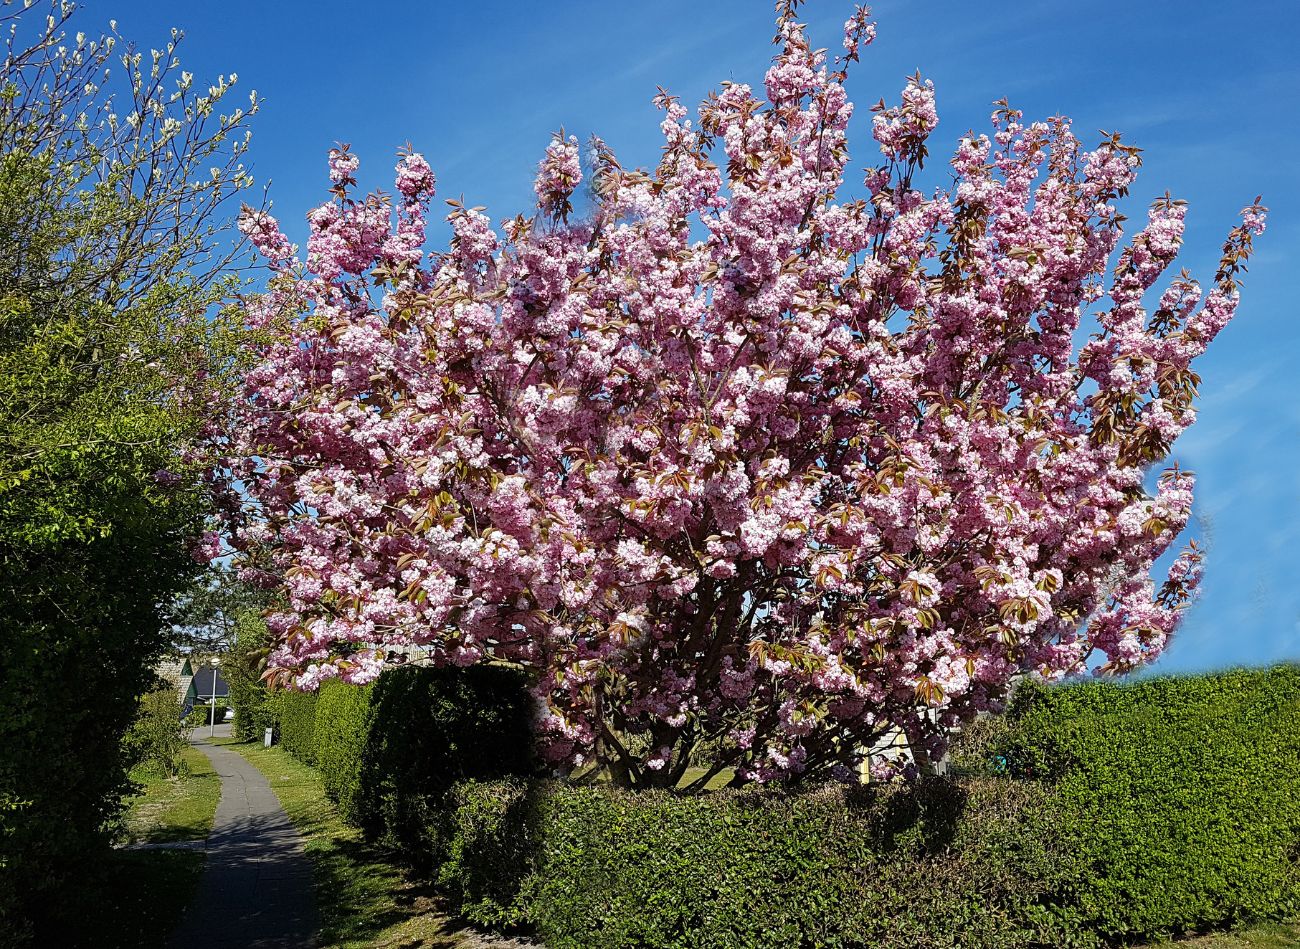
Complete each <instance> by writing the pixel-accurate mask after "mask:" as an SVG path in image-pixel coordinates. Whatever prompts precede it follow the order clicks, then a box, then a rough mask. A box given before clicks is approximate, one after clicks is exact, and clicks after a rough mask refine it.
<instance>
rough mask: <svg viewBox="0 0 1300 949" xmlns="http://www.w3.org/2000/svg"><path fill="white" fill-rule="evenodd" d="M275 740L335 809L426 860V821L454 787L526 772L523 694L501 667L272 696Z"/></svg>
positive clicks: (518, 678) (515, 675) (404, 670)
mask: <svg viewBox="0 0 1300 949" xmlns="http://www.w3.org/2000/svg"><path fill="white" fill-rule="evenodd" d="M276 706H277V711H278V716H279V728H280V741H281V744H282V745H283V746H284V748H285V750H286V751H288V752H289V753H290V754H292V755H294V757H296V758H298V759H300V760H301V761H304V762H306V763H307V764H311V765H314V766H316V767H317V768H318V769H319V770H320V772H321V776H322V780H323V783H324V786H325V792H326V794H328V795H329V797H330V798H331V799H332V800H334V801H335V802H336V803H337V804H338V806H339V811H340V813H341V814H342V815H343V816H344V817H345V818H346V819H347V820H350V821H352V822H353V823H356V824H358V825H359V826H361V827H362V828H363V829H364V830H365V831H366V833H367V835H368V836H369V837H371V838H372V839H377V840H383V841H385V842H386V843H388V844H389V845H391V846H393V847H395V848H397V849H401V850H403V851H404V852H405V853H406V854H407V855H408V857H409V858H410V859H411V860H413V861H415V862H419V863H422V864H424V865H426V866H427V865H429V863H430V862H431V861H432V859H433V856H432V854H431V853H430V851H429V846H428V845H429V841H430V839H431V838H430V835H429V833H428V825H429V823H430V822H431V821H433V820H435V819H436V815H437V814H439V813H441V810H440V808H441V801H442V799H443V797H444V796H445V795H446V794H447V793H448V791H449V790H450V789H451V788H452V786H453V785H454V784H456V783H457V782H460V781H467V780H476V779H477V780H483V779H490V778H499V777H502V776H505V775H520V774H525V773H528V771H529V770H530V769H531V767H532V758H531V750H530V749H531V736H530V732H529V717H528V703H527V693H526V691H525V689H524V681H523V677H522V674H521V673H520V671H519V670H517V669H514V668H510V667H506V666H476V667H473V668H470V669H456V668H450V669H437V668H434V667H432V666H402V667H397V668H393V669H389V670H387V671H386V672H384V674H383V675H381V676H380V677H379V679H378V681H377V682H375V683H374V684H373V685H369V686H363V687H357V686H351V685H346V684H344V683H341V682H337V681H335V682H327V683H325V685H323V686H322V687H321V689H320V690H319V691H318V692H283V693H280V694H279V695H278V696H277V698H276Z"/></svg>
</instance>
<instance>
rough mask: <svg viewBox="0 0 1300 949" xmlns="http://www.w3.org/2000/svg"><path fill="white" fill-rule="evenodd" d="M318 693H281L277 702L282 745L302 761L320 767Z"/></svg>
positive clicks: (277, 718) (276, 713)
mask: <svg viewBox="0 0 1300 949" xmlns="http://www.w3.org/2000/svg"><path fill="white" fill-rule="evenodd" d="M318 700H319V695H318V693H316V692H287V691H286V692H279V693H276V695H275V698H274V703H275V718H276V722H277V725H278V727H279V731H280V744H281V745H283V746H284V750H285V751H287V752H289V754H291V755H293V756H294V757H295V758H297V759H298V760H299V761H302V762H305V763H306V764H310V765H314V764H315V763H316V703H317V701H318Z"/></svg>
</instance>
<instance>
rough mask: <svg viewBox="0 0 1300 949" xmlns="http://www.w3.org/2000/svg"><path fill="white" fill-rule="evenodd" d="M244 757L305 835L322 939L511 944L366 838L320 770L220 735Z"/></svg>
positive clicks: (355, 943) (433, 948)
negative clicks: (459, 912)
mask: <svg viewBox="0 0 1300 949" xmlns="http://www.w3.org/2000/svg"><path fill="white" fill-rule="evenodd" d="M219 743H220V744H226V745H227V747H229V748H231V749H232V750H233V751H237V752H239V753H240V754H241V755H243V756H244V757H245V758H247V759H248V760H249V761H250V762H251V763H252V764H253V766H254V767H256V768H257V769H258V770H259V771H261V772H262V774H264V775H266V779H267V781H268V782H270V785H271V787H272V789H273V790H274V791H275V794H276V796H277V797H278V798H279V799H280V806H281V807H283V808H284V810H285V813H286V814H288V815H289V819H290V820H291V821H293V823H294V826H295V827H297V828H298V832H299V833H300V834H302V836H303V838H304V841H305V846H306V850H307V854H308V855H309V856H310V857H311V860H312V865H313V868H314V870H315V886H316V894H317V905H318V907H319V909H320V914H321V933H320V937H321V942H322V943H323V944H324V945H327V946H332V947H358V949H359V947H369V946H391V947H398V946H400V947H401V949H475V947H479V946H483V947H487V946H491V947H494V949H507V947H510V946H512V945H518V944H517V943H513V942H511V941H509V940H499V939H493V940H491V941H488V940H485V939H483V938H482V937H480V936H478V934H476V933H474V932H473V931H470V930H466V929H463V928H462V927H461V926H460V925H459V924H458V923H457V922H456V921H455V920H454V919H453V918H451V917H449V916H448V915H447V914H446V913H445V912H444V911H442V910H440V908H439V906H438V903H437V901H436V899H435V898H434V896H433V894H432V893H431V892H430V891H429V889H428V887H427V886H425V885H423V884H421V883H420V882H418V881H413V880H411V879H409V878H408V877H407V876H406V875H405V874H404V872H403V871H402V868H401V867H399V866H398V865H396V864H395V863H393V862H391V861H390V860H388V859H387V858H386V856H385V854H384V853H383V852H382V851H381V850H379V849H378V848H376V847H373V846H371V845H369V844H367V843H366V842H365V841H364V840H363V839H362V837H361V832H360V831H358V830H357V829H356V828H354V827H351V826H349V825H348V824H345V823H344V822H343V820H342V819H341V818H340V817H339V815H338V811H336V810H335V809H334V805H333V804H332V803H331V802H330V801H329V799H328V798H326V797H325V791H324V789H323V788H322V787H321V782H320V776H319V774H317V772H316V771H315V770H314V769H313V768H310V767H308V766H307V765H305V764H303V763H302V762H300V761H298V760H297V759H296V758H294V757H292V756H291V755H289V754H288V753H287V752H285V751H282V750H281V749H280V748H279V747H273V748H263V747H262V746H261V745H257V744H238V743H235V742H233V741H230V742H219Z"/></svg>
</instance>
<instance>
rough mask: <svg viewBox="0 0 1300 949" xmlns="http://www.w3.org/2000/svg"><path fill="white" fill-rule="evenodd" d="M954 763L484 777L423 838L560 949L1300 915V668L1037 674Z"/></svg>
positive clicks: (478, 894) (1042, 931)
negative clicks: (681, 791)
mask: <svg viewBox="0 0 1300 949" xmlns="http://www.w3.org/2000/svg"><path fill="white" fill-rule="evenodd" d="M993 762H996V763H997V764H996V767H990V765H991V764H992V763H993ZM957 763H958V765H959V767H958V769H957V770H958V772H959V775H958V776H957V777H953V778H945V779H929V780H925V781H922V782H919V783H917V784H914V785H911V786H904V787H897V788H885V789H880V788H854V789H849V790H844V789H838V790H837V789H819V790H812V791H806V792H802V793H788V794H782V793H777V792H762V791H758V790H746V791H739V792H737V791H723V792H717V793H714V794H710V795H705V796H701V797H685V796H680V795H675V794H671V793H667V792H654V793H645V792H643V793H631V792H624V791H616V790H612V789H608V788H602V787H575V786H572V785H566V784H562V783H558V782H540V781H527V780H519V779H516V780H508V781H491V782H481V781H469V782H465V783H462V784H460V785H458V786H457V787H456V788H455V789H454V790H453V791H452V793H451V794H450V795H448V796H447V797H446V798H445V799H444V801H445V804H444V806H443V807H441V808H433V809H431V810H430V811H429V813H428V814H427V823H426V833H425V836H426V840H427V841H428V848H429V854H430V855H431V856H432V858H433V859H434V861H435V863H436V864H437V870H436V880H437V882H438V884H439V885H440V886H441V887H442V888H443V889H444V890H445V891H447V892H448V894H449V895H450V896H451V897H452V898H453V899H454V900H455V901H456V902H457V903H458V904H459V906H460V907H461V912H462V913H463V914H464V915H465V916H466V917H467V918H468V919H470V920H472V921H474V922H477V923H479V924H482V925H486V926H490V927H493V928H498V929H503V928H504V929H509V928H511V927H522V928H529V929H532V930H533V931H535V932H536V934H537V935H539V936H540V937H541V938H542V939H543V940H544V941H545V942H546V944H547V945H548V946H550V947H552V949H578V947H602V949H604V947H628V949H631V947H646V949H685V947H701V949H707V947H717V949H722V947H727V949H731V947H737V949H750V947H752V949H766V947H773V949H775V947H786V946H792V947H804V946H806V947H813V946H817V947H823V946H824V947H841V949H848V947H861V949H866V947H899V949H902V947H918V949H919V947H957V946H963V947H971V949H976V947H979V949H1011V947H1031V946H1032V947H1047V946H1053V947H1055V946H1061V947H1085V946H1096V945H1099V944H1101V943H1103V942H1104V943H1110V944H1128V943H1132V942H1146V941H1148V940H1160V939H1162V938H1164V937H1166V936H1169V935H1174V934H1177V933H1182V932H1188V931H1195V930H1203V929H1210V928H1216V927H1218V928H1222V927H1225V926H1229V925H1232V924H1235V923H1239V922H1250V921H1255V920H1260V919H1267V918H1283V917H1286V916H1289V915H1292V914H1294V913H1296V912H1298V911H1300V780H1298V779H1297V775H1300V669H1297V668H1296V667H1279V668H1276V669H1272V670H1267V671H1260V672H1231V673H1224V674H1221V675H1214V676H1203V677H1196V678H1179V679H1151V680H1145V681H1139V682H1136V683H1132V684H1125V685H1119V684H1103V683H1088V684H1081V685H1070V686H1066V687H1058V688H1044V687H1035V686H1027V687H1025V688H1024V689H1022V691H1021V692H1020V693H1019V694H1018V696H1017V697H1016V700H1015V703H1014V705H1013V708H1012V709H1011V711H1010V713H1009V714H1008V715H1007V716H1005V717H1002V718H995V719H990V720H988V721H985V722H981V723H979V724H978V725H977V726H976V727H974V728H971V729H970V730H969V731H968V733H967V735H966V736H964V737H963V740H962V742H961V747H960V748H959V755H958V762H957ZM990 770H993V771H998V772H1000V776H995V775H990V774H988V772H989V771H990ZM981 772H983V773H981Z"/></svg>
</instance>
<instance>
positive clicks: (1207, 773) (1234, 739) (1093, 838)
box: [997, 666, 1300, 938]
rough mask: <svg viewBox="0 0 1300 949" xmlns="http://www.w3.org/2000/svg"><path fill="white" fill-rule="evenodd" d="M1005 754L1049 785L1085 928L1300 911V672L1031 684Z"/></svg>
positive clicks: (1144, 930)
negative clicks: (1060, 685)
mask: <svg viewBox="0 0 1300 949" xmlns="http://www.w3.org/2000/svg"><path fill="white" fill-rule="evenodd" d="M1000 745H1001V747H1000V749H997V750H998V751H999V752H1000V753H1001V755H1002V757H1003V760H1005V761H1007V762H1008V764H1009V766H1010V768H1011V770H1012V773H1013V774H1016V775H1020V776H1022V777H1023V776H1025V775H1035V776H1037V780H1040V781H1042V782H1043V783H1044V784H1046V785H1048V786H1050V787H1051V788H1052V791H1053V799H1054V809H1055V812H1056V815H1057V819H1058V820H1059V822H1060V826H1061V828H1062V832H1063V834H1064V835H1065V844H1066V849H1067V852H1068V853H1070V854H1072V855H1073V860H1074V862H1075V873H1074V883H1073V890H1072V893H1071V894H1070V902H1071V909H1072V910H1073V911H1075V912H1077V913H1078V914H1079V917H1080V919H1081V920H1082V921H1083V923H1084V924H1085V925H1087V926H1088V927H1089V928H1091V929H1094V930H1096V931H1098V932H1100V933H1102V934H1103V935H1106V936H1110V937H1116V938H1122V937H1143V936H1150V935H1157V934H1161V933H1166V932H1176V931H1181V930H1187V929H1198V928H1208V927H1219V926H1224V925H1230V924H1232V923H1235V922H1237V921H1239V920H1249V919H1259V918H1268V917H1277V916H1285V915H1289V914H1294V913H1297V912H1300V667H1297V666H1279V667H1276V668H1273V669H1268V670H1259V671H1233V672H1227V673H1222V674H1219V675H1212V676H1196V677H1171V678H1159V679H1150V680H1145V681H1139V682H1136V683H1131V684H1123V685H1121V684H1115V683H1102V682H1092V683H1086V684H1081V685H1075V686H1070V687H1067V688H1055V689H1051V688H1042V687H1031V688H1026V689H1024V690H1022V691H1021V692H1020V693H1019V694H1018V696H1017V698H1016V701H1015V702H1014V704H1013V707H1012V709H1011V711H1010V715H1009V721H1008V730H1007V733H1006V734H1005V736H1004V737H1003V739H1002V740H1001V742H1000Z"/></svg>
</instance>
